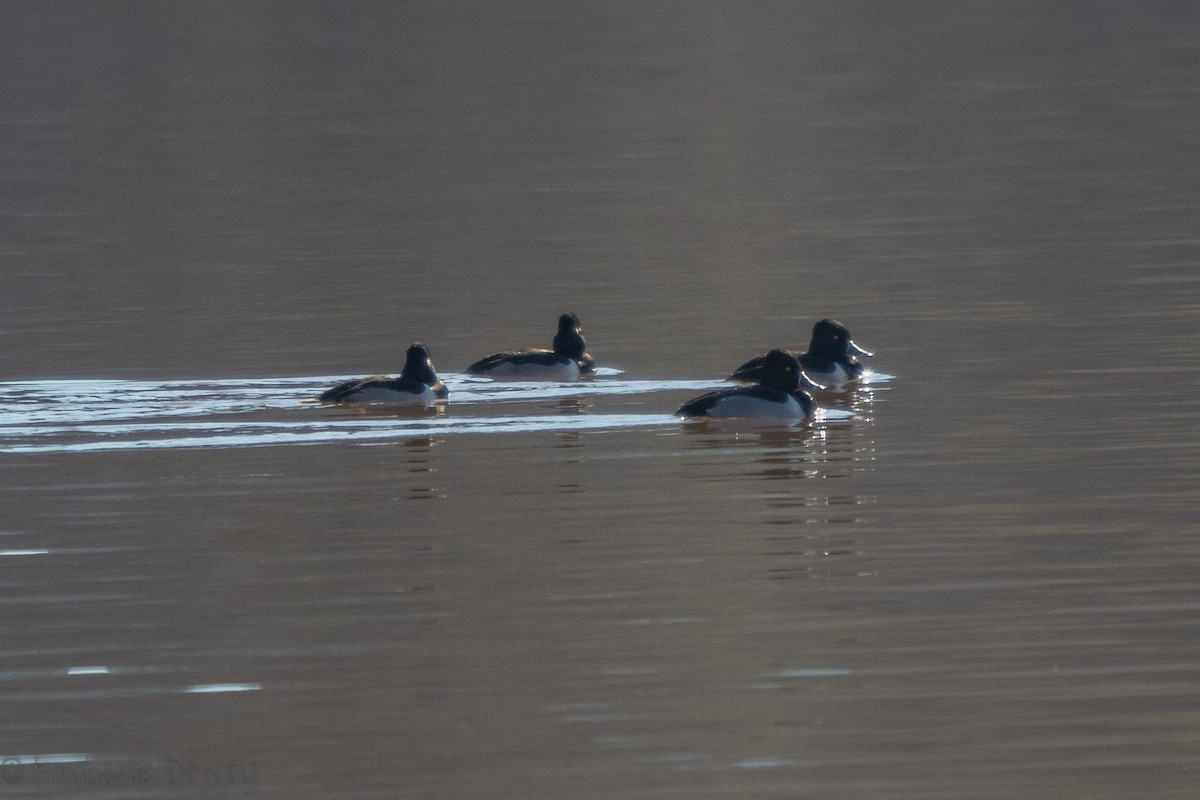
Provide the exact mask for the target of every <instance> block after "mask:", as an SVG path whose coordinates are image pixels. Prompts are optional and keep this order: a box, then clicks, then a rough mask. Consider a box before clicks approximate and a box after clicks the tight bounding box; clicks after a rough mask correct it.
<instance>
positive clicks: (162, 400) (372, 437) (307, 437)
mask: <svg viewBox="0 0 1200 800" xmlns="http://www.w3.org/2000/svg"><path fill="white" fill-rule="evenodd" d="M340 379H341V378H339V377H338V376H332V377H307V378H267V379H253V378H248V379H233V380H217V381H123V380H67V381H25V382H8V383H0V453H24V454H32V453H85V452H109V451H116V450H164V449H196V448H217V447H254V446H259V447H261V446H289V445H291V446H295V445H318V444H328V443H334V442H347V441H349V442H358V443H371V442H381V443H382V442H388V441H394V440H397V439H411V438H421V437H429V436H442V435H449V434H459V433H518V432H571V431H614V430H632V429H641V428H656V427H658V428H670V427H677V426H679V425H680V424H681V423H680V421H679V420H678V419H676V418H675V417H673V416H672V415H671V410H672V409H673V408H675V407H676V405H675V403H676V398H671V399H669V400H663V401H658V400H656V401H655V404H656V411H654V412H653V413H642V412H641V411H640V409H639V411H638V413H629V412H627V411H620V410H618V411H603V410H600V409H598V408H597V407H596V404H603V403H604V402H605V401H606V400H607V401H610V402H612V403H614V404H617V405H618V407H620V406H622V405H623V406H628V405H629V404H630V403H631V402H633V403H634V404H639V403H638V401H636V398H635V397H634V396H636V395H639V394H654V393H674V392H679V393H683V392H691V393H694V392H705V391H711V390H713V389H717V388H721V387H725V386H728V385H729V384H726V383H723V382H721V381H719V380H657V381H656V380H617V379H605V378H601V379H597V380H588V381H580V382H577V383H574V382H573V383H531V382H493V381H488V380H479V379H473V378H468V377H466V376H458V375H453V374H451V375H446V376H444V380H445V382H446V383H447V385H448V387H449V388H450V391H451V395H450V398H451V402H450V406H449V409H448V410H441V411H438V412H429V413H427V414H425V415H407V414H404V413H402V412H396V411H394V410H389V409H387V407H386V406H378V407H371V408H369V409H361V408H356V409H351V408H346V407H336V406H334V407H331V406H323V405H319V404H316V403H315V402H314V398H315V396H316V394H317V393H318V392H319V391H321V390H322V389H323V388H326V387H328V386H330V385H332V384H333V383H336V382H337V381H338V380H340ZM622 398H624V400H622ZM680 399H683V398H680ZM571 400H579V401H581V402H583V401H586V402H587V407H586V409H585V408H584V407H582V406H580V408H579V409H578V410H576V409H575V408H573V407H569V406H568V407H566V408H565V409H564V408H562V407H555V406H553V405H551V406H547V405H546V404H547V402H551V403H553V402H555V401H557V402H560V403H561V402H563V401H571ZM497 403H504V404H513V403H523V404H526V405H527V406H529V405H533V406H534V407H535V408H536V409H537V411H536V412H535V413H531V414H523V415H521V414H505V415H501V416H497V415H490V414H489V415H487V416H481V415H479V411H480V409H481V407H486V406H488V405H494V404H497ZM659 405H661V410H657V406H659ZM564 410H565V411H566V412H567V413H564ZM459 411H461V412H465V413H461V414H460V413H456V412H459ZM251 414H253V415H256V416H257V417H258V418H257V419H248V418H247V415H251ZM264 415H269V418H267V419H263V418H262V417H263V416H264ZM852 416H853V414H851V413H850V412H847V411H840V410H834V409H823V410H822V411H821V413H820V415H819V416H818V420H817V421H818V424H820V423H821V422H823V421H826V420H837V419H845V418H849V417H852ZM198 417H200V418H202V419H197V418H198Z"/></svg>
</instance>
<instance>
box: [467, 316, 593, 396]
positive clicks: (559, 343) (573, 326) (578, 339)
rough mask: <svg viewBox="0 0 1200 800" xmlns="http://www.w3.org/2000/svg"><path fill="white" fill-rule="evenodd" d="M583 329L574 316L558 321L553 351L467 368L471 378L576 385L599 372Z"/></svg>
mask: <svg viewBox="0 0 1200 800" xmlns="http://www.w3.org/2000/svg"><path fill="white" fill-rule="evenodd" d="M586 349H587V344H586V343H585V342H584V341H583V328H582V327H581V326H580V324H579V318H578V317H576V316H575V315H574V314H563V315H562V316H561V317H559V318H558V333H556V334H554V349H553V350H521V351H519V352H515V353H495V354H493V355H490V356H488V357H486V358H481V359H479V360H478V361H476V362H475V363H474V364H472V365H471V366H469V367H467V369H466V372H467V374H468V375H476V376H479V377H485V378H516V379H518V380H551V381H573V380H576V379H577V378H578V377H579V376H580V375H588V374H590V373H592V372H594V371H595V369H596V365H595V362H594V361H593V360H592V357H591V356H590V355H588V354H587V353H586V352H585V350H586Z"/></svg>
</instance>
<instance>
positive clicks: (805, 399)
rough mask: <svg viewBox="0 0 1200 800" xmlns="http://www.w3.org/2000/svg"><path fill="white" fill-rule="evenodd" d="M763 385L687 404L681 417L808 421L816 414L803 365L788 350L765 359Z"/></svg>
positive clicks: (699, 398) (761, 372) (762, 368)
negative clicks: (804, 388) (806, 388)
mask: <svg viewBox="0 0 1200 800" xmlns="http://www.w3.org/2000/svg"><path fill="white" fill-rule="evenodd" d="M759 375H760V377H759V382H758V383H757V384H756V385H754V386H743V387H740V388H737V389H723V390H721V391H718V392H711V393H709V394H706V395H702V396H700V397H697V398H696V399H695V400H692V401H691V402H688V403H685V404H684V405H683V406H682V407H680V409H679V410H678V411H676V412H675V416H678V417H722V418H728V417H758V418H760V419H787V420H808V419H811V418H812V416H813V414H814V413H815V412H816V409H817V404H816V403H814V402H813V399H812V397H810V396H809V395H808V394H807V393H805V392H803V391H801V390H800V381H801V376H803V375H804V373H803V371H802V370H801V369H800V362H799V360H797V358H796V357H795V356H794V355H792V354H791V353H788V352H787V351H786V350H772V351H771V352H769V353H767V354H766V355H765V356H763V364H762V366H761V367H760V368H759Z"/></svg>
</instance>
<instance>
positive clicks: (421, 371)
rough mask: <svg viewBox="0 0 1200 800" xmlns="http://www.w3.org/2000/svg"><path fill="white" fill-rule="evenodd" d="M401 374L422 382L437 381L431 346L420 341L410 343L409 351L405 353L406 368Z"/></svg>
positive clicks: (431, 382) (432, 382)
mask: <svg viewBox="0 0 1200 800" xmlns="http://www.w3.org/2000/svg"><path fill="white" fill-rule="evenodd" d="M401 374H402V375H404V377H406V378H412V379H413V380H415V381H420V382H421V383H426V384H430V385H432V384H434V383H436V382H437V379H438V377H437V372H436V371H435V370H434V368H433V359H432V358H430V356H429V348H428V347H426V346H425V345H423V344H421V343H420V342H415V343H413V344H411V345H409V348H408V352H406V353H405V354H404V370H403V372H402V373H401Z"/></svg>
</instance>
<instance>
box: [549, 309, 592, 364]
mask: <svg viewBox="0 0 1200 800" xmlns="http://www.w3.org/2000/svg"><path fill="white" fill-rule="evenodd" d="M586 349H587V343H586V342H584V341H583V326H582V325H580V324H579V317H577V316H575V315H574V314H570V313H568V314H563V315H562V316H560V317H559V318H558V333H556V334H554V352H555V353H558V354H559V355H560V356H567V357H568V358H574V359H576V360H578V359H580V358H583V352H584V350H586Z"/></svg>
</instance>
